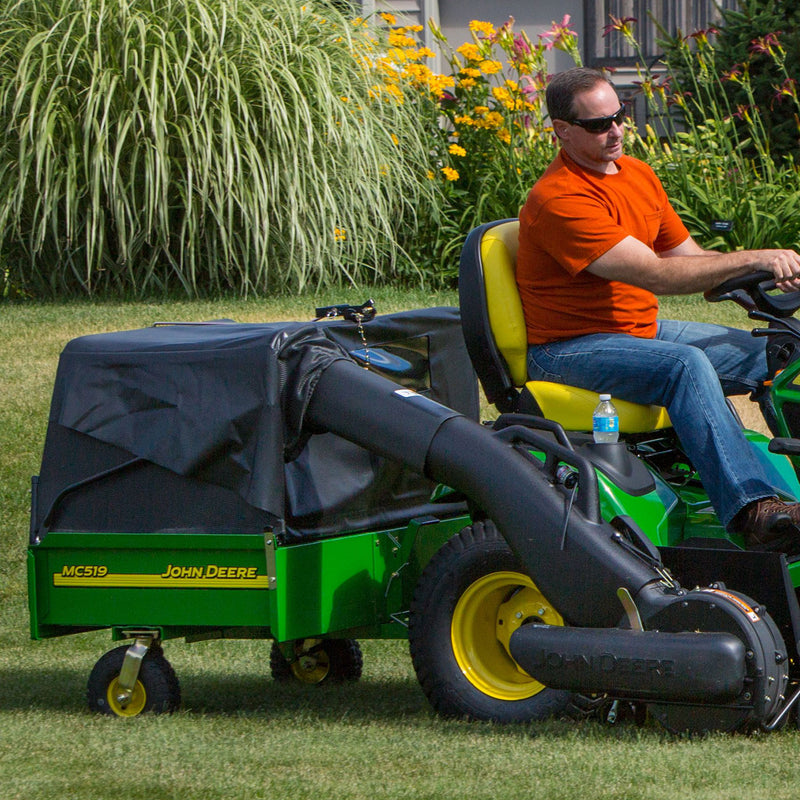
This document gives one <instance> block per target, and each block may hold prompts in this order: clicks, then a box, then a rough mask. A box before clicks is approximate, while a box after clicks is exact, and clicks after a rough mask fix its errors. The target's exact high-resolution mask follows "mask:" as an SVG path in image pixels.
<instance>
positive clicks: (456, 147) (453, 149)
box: [447, 144, 467, 158]
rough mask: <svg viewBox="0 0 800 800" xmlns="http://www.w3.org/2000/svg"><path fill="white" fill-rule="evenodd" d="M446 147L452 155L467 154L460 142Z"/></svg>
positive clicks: (462, 155)
mask: <svg viewBox="0 0 800 800" xmlns="http://www.w3.org/2000/svg"><path fill="white" fill-rule="evenodd" d="M447 149H448V152H449V153H450V155H452V156H461V157H462V158H463V157H464V156H465V155H466V154H467V151H466V150H465V149H464V148H463V147H462V146H461V145H460V144H451V145H450V147H448V148H447Z"/></svg>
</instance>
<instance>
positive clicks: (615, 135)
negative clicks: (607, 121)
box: [554, 81, 624, 173]
mask: <svg viewBox="0 0 800 800" xmlns="http://www.w3.org/2000/svg"><path fill="white" fill-rule="evenodd" d="M572 106H573V113H574V117H573V120H574V119H579V120H595V119H597V118H599V117H610V116H612V115H613V114H616V113H617V112H618V111H619V110H620V107H621V103H620V101H619V98H618V97H617V93H616V92H615V91H614V88H613V87H612V86H610V85H609V84H608V83H606V82H605V81H602V82H600V83H598V84H597V85H596V86H595V87H594V88H592V89H589V91H586V92H581V93H580V94H576V95H575V98H574V100H573V103H572ZM554 125H555V129H556V133H557V134H558V136H559V138H560V139H561V145H562V147H563V148H564V150H565V151H566V153H567V155H568V156H569V157H570V158H571V159H572V160H573V161H575V162H576V163H577V164H579V165H580V166H582V167H586V168H588V169H593V170H596V171H598V172H612V173H613V172H616V171H617V168H616V165H615V164H614V162H615V161H616V160H617V159H618V158H619V157H620V156H621V155H622V137H623V133H624V131H623V127H622V126H623V123H622V121H620V122H613V123H611V127H609V129H608V130H607V131H605V132H601V133H593V132H591V131H590V130H586V128H584V127H581V126H580V125H577V124H574V122H571V121H570V120H554Z"/></svg>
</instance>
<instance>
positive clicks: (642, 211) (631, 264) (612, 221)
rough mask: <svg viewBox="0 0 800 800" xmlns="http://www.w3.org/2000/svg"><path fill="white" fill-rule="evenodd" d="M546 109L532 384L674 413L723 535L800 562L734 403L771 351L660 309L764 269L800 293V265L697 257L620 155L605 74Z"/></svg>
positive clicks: (535, 235)
mask: <svg viewBox="0 0 800 800" xmlns="http://www.w3.org/2000/svg"><path fill="white" fill-rule="evenodd" d="M546 99H547V106H548V111H549V113H550V118H551V120H552V123H553V128H554V130H555V133H556V135H557V136H558V138H559V140H560V144H561V149H560V152H559V154H558V156H557V157H556V158H555V160H554V161H553V163H552V164H551V165H550V166H549V167H548V169H547V170H546V171H545V173H544V175H543V176H542V177H541V178H540V179H539V181H537V183H536V184H535V185H534V187H533V189H532V190H531V192H530V194H529V196H528V199H527V201H526V203H525V205H524V207H523V208H522V210H521V212H520V236H519V255H518V260H517V283H518V286H519V291H520V296H521V299H522V305H523V309H524V312H525V319H526V326H527V330H528V342H529V350H528V372H529V375H530V377H531V379H538V380H549V381H556V382H560V383H566V384H570V385H574V386H581V387H583V388H586V389H590V390H592V391H596V392H601V391H602V392H610V393H612V394H613V395H614V396H616V397H619V398H621V399H624V400H631V401H634V402H639V403H654V404H657V405H662V406H665V407H666V408H667V410H668V412H669V415H670V418H671V419H672V423H673V425H674V427H675V430H676V432H677V434H678V436H679V437H680V440H681V443H682V445H683V447H684V448H685V450H686V452H687V454H688V455H689V457H690V459H691V460H692V462H693V463H694V465H695V467H696V468H697V470H698V472H699V473H700V476H701V478H702V480H703V484H704V486H705V487H706V489H707V491H708V494H709V499H710V500H711V502H712V504H713V505H714V508H715V509H716V511H717V513H718V515H719V518H720V519H721V521H722V522H723V524H725V525H726V526H727V527H728V528H729V530H733V531H740V532H742V533H743V534H744V537H745V542H746V545H747V546H748V547H750V548H757V549H771V550H781V551H784V552H800V505H799V504H796V503H784V502H782V501H780V500H778V498H777V497H776V496H775V489H774V488H773V486H772V485H771V481H770V478H769V476H768V475H767V473H766V472H765V469H764V467H763V466H762V464H761V462H760V461H759V460H758V459H757V457H756V456H755V453H754V451H753V450H752V449H751V447H750V445H749V444H748V442H747V440H746V439H745V437H744V435H743V434H742V431H741V429H740V427H739V425H738V424H737V422H736V420H735V418H734V416H733V414H731V412H730V410H729V408H728V407H727V404H726V401H725V395H728V394H745V393H748V392H750V391H752V390H755V389H758V388H759V387H760V386H761V384H762V381H763V380H764V379H765V378H766V374H767V365H766V354H765V348H764V343H763V340H760V339H754V338H753V337H752V336H750V334H749V332H747V331H740V330H736V329H732V328H726V327H723V326H719V325H710V324H702V323H681V322H675V321H671V320H658V319H657V314H658V301H657V299H656V295H659V294H690V293H694V292H701V291H704V290H706V289H710V288H711V287H713V286H717V285H718V284H720V283H722V282H723V281H725V280H727V279H728V278H733V277H735V276H738V275H746V274H748V273H751V272H754V271H756V270H768V271H770V272H772V273H773V275H774V276H775V279H776V281H777V282H778V286H779V287H780V288H782V289H783V290H784V291H794V290H798V289H800V255H798V254H797V253H796V252H794V251H792V250H752V251H738V252H733V253H715V252H710V251H706V250H704V249H703V248H701V247H700V246H699V245H698V244H697V243H696V242H695V241H694V240H693V239H692V238H691V236H690V235H689V232H688V231H687V229H686V227H685V226H684V225H683V223H682V222H681V221H680V219H679V217H678V215H677V214H676V213H675V211H674V210H673V208H672V206H671V205H670V203H669V200H668V198H667V196H666V193H665V191H664V189H663V187H662V185H661V183H660V182H659V180H658V178H657V177H656V175H655V173H654V172H653V171H652V170H651V169H650V168H649V167H648V166H647V165H646V164H644V163H643V162H641V161H639V160H637V159H634V158H631V157H629V156H626V155H623V152H622V139H623V122H624V117H625V111H624V108H623V106H622V104H621V103H620V100H619V98H618V96H617V93H616V91H615V89H614V87H613V85H612V84H611V83H610V82H609V81H608V80H607V79H606V78H605V77H604V76H603V74H602V73H600V72H597V71H595V70H591V69H586V68H576V69H572V70H568V71H567V72H563V73H560V74H558V75H556V76H555V77H554V78H553V79H552V81H551V83H550V85H549V86H548V89H547V97H546Z"/></svg>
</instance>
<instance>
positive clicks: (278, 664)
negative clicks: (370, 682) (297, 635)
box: [269, 639, 364, 684]
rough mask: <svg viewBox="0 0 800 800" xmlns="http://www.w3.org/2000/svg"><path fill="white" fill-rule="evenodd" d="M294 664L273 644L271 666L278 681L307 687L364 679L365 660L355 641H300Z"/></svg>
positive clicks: (273, 675) (298, 641) (296, 642)
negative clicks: (302, 684)
mask: <svg viewBox="0 0 800 800" xmlns="http://www.w3.org/2000/svg"><path fill="white" fill-rule="evenodd" d="M293 647H294V655H295V660H294V661H288V660H287V659H286V657H285V656H284V655H283V653H282V652H281V649H280V647H278V645H277V644H276V643H275V642H273V643H272V650H271V651H270V654H269V665H270V671H271V673H272V678H273V680H275V681H292V680H293V681H299V682H300V683H306V684H321V683H342V682H344V681H357V680H358V679H359V678H360V677H361V672H362V669H363V666H364V657H363V656H362V654H361V647H360V646H359V644H358V642H357V641H356V640H355V639H298V640H297V641H295V642H294V643H293Z"/></svg>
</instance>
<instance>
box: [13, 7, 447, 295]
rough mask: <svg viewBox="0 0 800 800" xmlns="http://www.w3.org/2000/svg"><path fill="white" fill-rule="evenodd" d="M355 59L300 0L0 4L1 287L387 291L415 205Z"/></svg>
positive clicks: (402, 122) (418, 199) (415, 177)
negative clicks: (398, 233)
mask: <svg viewBox="0 0 800 800" xmlns="http://www.w3.org/2000/svg"><path fill="white" fill-rule="evenodd" d="M373 46H374V42H373V40H372V38H370V37H366V36H364V35H363V33H362V32H361V30H360V29H358V28H356V27H354V26H353V25H352V23H351V22H350V21H348V20H346V19H345V18H344V17H342V16H341V15H340V14H339V13H338V12H337V11H336V10H335V9H334V8H333V7H332V6H331V5H330V4H327V3H326V4H319V3H315V2H313V0H310V1H309V2H302V3H301V2H295V1H294V0H83V2H81V3H75V2H72V1H71V0H2V2H0V129H2V136H1V137H0V248H2V253H3V256H4V259H5V266H6V268H7V269H8V277H7V279H6V281H5V285H6V286H12V287H16V289H17V290H18V291H30V292H34V293H36V294H38V295H60V294H63V293H86V294H97V293H100V292H109V291H111V292H124V293H126V294H135V295H144V294H152V293H158V292H169V291H171V290H173V289H175V288H179V289H181V290H183V291H184V292H185V293H186V294H188V295H195V294H200V293H212V292H220V291H235V292H238V293H240V294H243V295H246V294H247V293H248V292H257V293H263V292H266V291H272V290H276V289H284V290H286V289H288V290H296V289H302V288H303V287H305V286H309V285H310V286H320V285H329V284H333V283H337V282H340V281H348V282H367V281H370V282H371V281H373V280H380V279H388V278H390V277H392V276H393V275H394V274H395V273H396V271H397V270H398V269H399V268H400V264H401V258H402V254H400V253H399V251H398V248H397V246H396V242H395V237H394V235H393V232H394V231H395V230H396V228H397V227H399V226H406V227H408V228H409V229H412V230H413V228H414V225H415V217H416V209H417V208H423V209H424V208H425V207H426V206H427V204H429V203H430V202H431V199H432V198H433V191H432V187H430V186H429V185H427V184H426V181H425V180H424V178H423V177H421V176H420V169H421V165H422V164H423V163H424V158H425V150H424V140H423V139H422V138H421V137H420V136H419V131H420V127H421V126H420V125H419V122H418V121H417V120H415V118H414V116H413V114H412V113H409V109H405V108H402V107H401V106H399V105H397V104H394V103H386V102H372V100H371V97H372V96H373V87H374V85H375V84H376V82H377V78H376V76H375V75H374V74H373V72H372V69H371V66H370V58H369V53H370V50H371V49H372V48H373ZM401 142H402V146H400V143H401ZM423 176H424V171H423Z"/></svg>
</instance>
